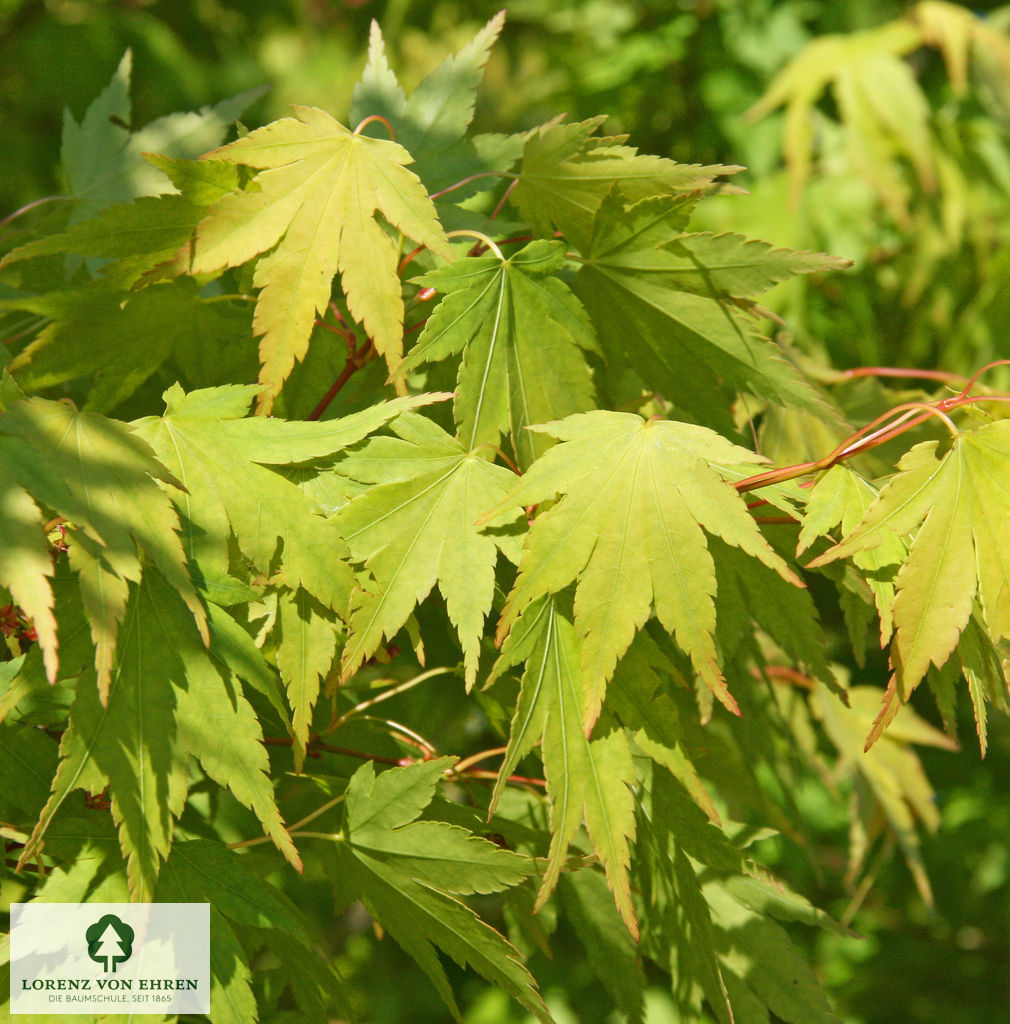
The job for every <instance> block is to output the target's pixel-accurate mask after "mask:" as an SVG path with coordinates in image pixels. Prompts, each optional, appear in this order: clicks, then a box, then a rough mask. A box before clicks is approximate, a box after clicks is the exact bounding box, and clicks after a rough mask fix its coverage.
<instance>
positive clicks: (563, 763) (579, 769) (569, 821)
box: [489, 597, 638, 937]
mask: <svg viewBox="0 0 1010 1024" xmlns="http://www.w3.org/2000/svg"><path fill="white" fill-rule="evenodd" d="M521 661H525V662H526V668H525V671H524V672H523V677H522V686H521V689H520V693H519V700H518V702H517V704H516V711H515V715H514V716H513V718H512V727H511V732H510V734H509V744H508V749H507V750H506V752H505V759H504V761H503V762H502V766H501V769H500V770H499V772H498V783H497V785H496V786H495V791H494V794H493V796H492V798H491V807H490V809H489V813H494V809H495V807H496V806H497V803H498V801H499V799H500V798H501V795H502V792H503V790H504V786H505V782H506V780H507V779H508V776H509V775H510V774H511V773H512V772H513V771H514V769H515V766H516V765H517V764H518V762H519V761H520V759H521V758H522V757H523V756H525V755H526V754H528V753H529V752H530V751H531V750H532V749H533V747H534V746H535V745H536V744H537V743H538V742H540V743H541V750H540V756H541V757H542V758H543V762H544V774H545V776H546V780H547V796H548V798H549V800H550V805H551V847H550V850H549V851H548V854H547V868H546V871H545V872H544V876H543V880H542V881H541V883H540V892H539V894H538V896H537V902H536V907H537V908H539V907H542V906H543V905H544V903H545V902H546V901H547V899H548V897H549V896H550V895H551V893H552V892H553V890H554V888H555V886H556V885H557V883H558V878H559V877H560V875H561V869H562V867H563V865H564V862H565V858H566V856H567V854H568V846H569V844H570V843H571V841H572V839H573V837H574V836H575V833H576V831H577V830H578V827H579V825H580V824H581V823H582V822H583V820H584V821H585V823H586V828H587V829H588V831H589V836H590V838H591V839H592V842H593V846H594V847H595V848H596V851H597V853H598V854H599V857H600V860H601V861H602V862H603V866H604V868H605V869H606V872H607V880H608V882H609V884H610V888H611V890H612V891H613V894H614V902H615V903H616V905H617V909H618V911H619V912H620V914H621V918H622V919H623V920H624V923H625V925H626V927H627V928H628V931H629V932H631V934H632V935H634V936H636V937H637V935H638V922H637V921H636V919H635V912H634V909H633V908H632V903H631V881H630V878H629V874H628V868H629V863H630V859H631V850H630V842H631V840H632V839H634V835H635V801H634V798H633V796H632V793H631V789H630V786H632V785H633V784H634V781H635V770H634V765H633V763H632V760H631V752H630V750H629V748H628V742H627V739H626V738H625V735H624V732H623V731H622V730H621V729H618V728H614V727H613V726H612V725H608V726H605V727H604V728H601V729H599V730H598V733H599V735H597V737H596V738H595V739H592V740H590V739H587V738H586V736H585V734H584V732H583V729H582V721H583V708H584V707H585V703H586V701H585V697H584V694H583V684H582V672H581V664H580V657H579V639H578V636H577V634H576V630H575V628H574V627H573V625H572V622H571V618H570V615H569V614H567V613H566V610H565V608H564V607H563V605H560V604H559V601H558V600H556V599H555V598H553V597H541V598H540V599H538V600H536V601H534V602H532V603H531V604H529V605H528V606H527V607H526V609H525V610H524V611H523V613H522V614H521V615H520V616H519V619H518V621H517V622H516V624H515V626H514V627H513V630H512V632H511V633H510V634H509V636H508V638H507V639H506V641H505V643H504V644H503V645H502V652H501V656H500V658H499V659H498V661H497V662H496V664H495V666H494V669H493V670H492V673H491V678H490V680H489V682H492V681H494V679H495V678H497V676H498V675H499V674H500V673H501V672H503V671H504V670H505V669H507V668H509V667H511V666H512V665H516V664H518V663H519V662H521Z"/></svg>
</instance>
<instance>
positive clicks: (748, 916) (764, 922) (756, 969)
mask: <svg viewBox="0 0 1010 1024" xmlns="http://www.w3.org/2000/svg"><path fill="white" fill-rule="evenodd" d="M704 895H705V899H706V901H707V902H708V904H709V906H710V907H711V909H712V916H713V920H714V922H715V924H716V926H717V935H718V946H719V953H720V960H721V964H722V969H723V971H724V972H725V973H726V975H727V983H728V982H729V978H730V977H732V976H735V978H736V979H738V981H739V983H740V985H741V986H742V987H745V988H746V989H749V990H750V992H751V993H752V994H753V995H754V996H756V997H757V999H758V1000H759V1001H760V1002H761V1003H762V1004H764V1005H765V1006H767V1007H768V1009H769V1010H771V1011H772V1013H774V1014H775V1015H776V1016H777V1017H778V1018H780V1019H781V1020H783V1021H786V1022H787V1024H840V1020H841V1019H840V1018H839V1017H837V1016H836V1015H835V1014H834V1012H833V1011H832V1009H831V1005H830V1004H829V1003H828V998H827V996H826V995H825V993H824V989H823V988H822V987H821V986H820V984H818V981H817V978H816V977H815V976H814V972H813V971H812V970H811V969H810V967H809V965H808V964H807V962H806V961H805V960H804V958H803V957H802V956H801V955H800V953H799V951H798V950H797V949H796V947H795V946H794V945H793V943H792V942H791V940H790V939H789V936H788V934H787V933H786V932H785V930H784V929H782V928H781V927H779V925H777V924H775V922H774V921H770V920H768V918H765V917H761V916H760V915H759V914H756V913H754V912H753V911H751V910H748V909H747V908H746V907H745V906H743V905H742V904H740V903H738V902H737V901H736V900H735V899H733V897H732V896H730V895H729V894H728V893H727V892H726V890H725V889H724V888H723V886H722V885H721V883H720V882H719V881H713V882H710V883H708V884H707V885H705V887H704ZM727 987H728V989H729V991H730V993H731V995H732V998H733V999H734V1001H735V1000H736V998H737V995H736V993H735V991H734V990H735V986H733V985H730V984H727Z"/></svg>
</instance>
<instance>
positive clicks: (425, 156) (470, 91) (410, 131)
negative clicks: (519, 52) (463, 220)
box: [351, 11, 505, 202]
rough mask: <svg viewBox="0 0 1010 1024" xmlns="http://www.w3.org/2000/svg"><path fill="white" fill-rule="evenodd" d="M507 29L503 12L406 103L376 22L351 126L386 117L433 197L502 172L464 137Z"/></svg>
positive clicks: (374, 128) (463, 192)
mask: <svg viewBox="0 0 1010 1024" xmlns="http://www.w3.org/2000/svg"><path fill="white" fill-rule="evenodd" d="M504 24H505V12H504V11H500V12H499V13H498V14H496V15H495V16H494V17H493V18H492V19H491V20H490V21H489V22H488V23H487V24H486V25H485V26H484V27H483V28H482V29H481V30H480V32H478V33H477V35H475V36H474V38H473V39H472V40H471V41H470V42H469V43H467V45H466V46H464V47H463V49H461V50H460V51H459V53H457V54H454V55H452V56H450V57H448V58H446V60H445V61H443V62H442V64H441V65H440V66H439V67H438V68H436V69H435V71H433V72H432V73H431V74H430V75H428V76H427V78H425V79H424V80H423V81H422V82H421V83H420V84H419V85H418V86H417V88H416V89H414V91H413V92H412V93H411V94H410V96H409V97H408V96H406V95H405V94H404V92H403V89H402V88H401V87H400V83H399V82H398V81H397V79H396V75H395V74H394V73H393V71H392V69H391V68H390V67H389V63H388V61H387V60H386V49H385V43H384V41H383V38H382V31H381V29H380V28H379V25H378V22H375V21H373V22H372V27H371V32H370V34H369V38H368V63H367V64H366V65H365V69H364V71H363V72H362V75H361V80H360V81H359V82H358V84H357V85H356V86H355V88H354V95H353V97H352V100H351V121H352V122H353V123H358V122H360V121H363V120H364V119H365V118H366V117H369V116H371V115H374V114H379V115H381V116H382V117H385V118H386V120H387V121H389V123H390V124H391V125H392V126H393V132H394V135H395V138H396V141H397V142H398V143H399V144H400V145H401V146H403V148H404V149H406V150H407V152H408V153H410V155H411V156H412V157H413V159H414V166H413V170H414V173H415V174H416V175H417V176H418V177H419V178H420V179H421V181H423V182H424V184H425V187H426V188H427V190H428V192H429V193H433V192H438V191H440V190H442V189H443V188H446V187H448V186H449V185H452V184H454V183H455V182H457V181H460V180H462V179H463V178H465V177H467V176H469V175H471V174H475V173H479V172H480V171H483V170H502V169H503V168H501V167H494V168H490V167H487V165H486V164H485V162H484V161H482V160H480V159H479V158H478V156H477V153H476V152H475V151H474V148H473V146H472V145H470V144H469V143H468V142H467V141H466V140H465V139H464V136H465V134H466V130H467V128H468V127H469V125H470V122H471V121H472V120H473V110H474V101H475V99H476V95H477V87H478V86H479V85H480V82H481V79H482V78H483V77H484V65H485V64H486V63H487V59H488V56H489V54H490V52H491V47H492V46H493V45H494V43H495V40H496V39H497V38H498V34H499V33H500V32H501V30H502V26H503V25H504ZM363 130H364V131H365V132H367V133H369V134H373V133H379V132H384V131H385V129H384V128H383V127H382V126H381V125H379V124H375V125H368V126H366V127H365V128H364V129H363ZM494 181H495V179H494V178H493V177H487V178H481V179H478V181H476V182H473V183H471V184H469V185H467V186H464V188H460V189H453V190H452V192H451V193H450V195H449V198H450V200H451V201H454V202H458V201H459V200H461V199H463V198H464V197H466V196H467V195H470V194H472V193H473V192H476V191H479V190H480V189H481V188H490V187H491V185H493V184H494Z"/></svg>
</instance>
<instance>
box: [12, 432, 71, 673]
mask: <svg viewBox="0 0 1010 1024" xmlns="http://www.w3.org/2000/svg"><path fill="white" fill-rule="evenodd" d="M0 424H2V419H0ZM2 429H3V428H2V425H0V430H2ZM2 444H3V441H2V440H0V445H2ZM2 452H3V450H2V448H0V457H2ZM44 523H45V520H44V518H43V516H42V512H41V510H40V509H39V507H38V505H36V504H35V502H34V501H33V500H32V496H31V495H30V494H29V493H28V491H26V490H25V489H24V487H22V486H21V484H19V483H18V482H17V481H16V480H15V479H14V478H13V475H12V474H11V473H10V472H9V471H8V470H7V468H6V466H5V465H4V464H3V463H2V462H0V531H2V535H3V538H4V540H3V543H2V544H0V587H5V588H6V589H7V590H9V591H10V594H11V597H13V598H14V601H15V602H16V603H17V604H18V605H20V607H21V609H22V610H23V611H24V613H25V614H26V615H28V616H30V617H31V619H32V622H33V624H34V626H35V632H36V634H37V636H38V638H39V644H40V645H41V647H42V651H43V653H44V655H45V659H46V674H47V675H48V676H49V678H50V679H51V680H54V681H55V679H56V672H57V666H58V664H59V662H58V657H57V653H56V649H57V646H58V641H57V637H56V616H55V615H54V614H53V589H52V587H51V586H50V584H49V577H50V576H51V575H52V573H53V562H52V553H51V552H52V549H51V548H50V546H49V542H48V541H47V539H46V535H45V533H44V532H43V525H44Z"/></svg>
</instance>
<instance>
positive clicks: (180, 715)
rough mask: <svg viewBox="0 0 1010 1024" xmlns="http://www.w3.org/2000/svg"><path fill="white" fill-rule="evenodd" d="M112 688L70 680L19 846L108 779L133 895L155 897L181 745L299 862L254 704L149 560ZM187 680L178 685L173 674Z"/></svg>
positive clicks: (181, 775)
mask: <svg viewBox="0 0 1010 1024" xmlns="http://www.w3.org/2000/svg"><path fill="white" fill-rule="evenodd" d="M122 632H123V638H122V640H121V642H120V644H119V648H118V650H117V663H116V666H115V670H114V672H113V678H112V682H111V685H110V688H109V692H108V699H107V702H106V704H105V705H104V706H103V704H102V703H100V702H99V699H98V690H97V688H96V687H95V686H94V685H87V682H88V680H87V676H85V679H84V680H83V681H82V683H83V684H82V685H78V686H77V688H76V694H75V697H74V703H73V704H72V706H71V709H70V724H69V726H68V728H67V730H66V732H65V733H64V734H63V738H62V741H61V743H60V765H59V768H58V770H57V773H56V777H55V778H54V780H53V784H52V793H51V795H50V797H49V800H48V802H47V803H46V806H45V807H44V808H43V810H42V813H41V815H40V816H39V820H38V823H37V824H36V826H35V829H34V831H33V832H32V835H31V838H30V839H29V841H28V843H27V844H26V846H25V848H24V850H23V852H22V856H23V858H24V859H25V860H30V859H32V858H33V857H34V856H35V855H36V851H37V850H38V849H39V844H40V843H41V842H42V840H43V838H44V836H45V834H46V831H47V829H48V827H49V825H50V823H51V822H52V820H53V817H54V815H55V814H56V812H57V811H58V810H59V808H60V806H61V805H62V804H63V802H64V801H65V800H66V798H67V796H68V795H69V794H70V793H71V792H73V790H75V789H85V790H87V791H88V792H90V793H92V794H98V793H101V792H102V791H103V790H104V789H105V788H106V787H108V789H109V794H110V797H111V800H112V815H113V818H114V820H115V822H116V824H117V826H118V829H119V840H120V846H121V848H122V851H123V856H124V857H125V858H126V863H127V876H128V878H129V883H130V891H131V893H132V894H133V896H134V898H136V899H139V900H141V901H148V900H150V899H151V897H152V893H153V890H154V885H155V882H156V880H157V877H158V871H159V868H160V862H161V860H163V859H164V858H165V857H166V856H167V854H168V851H169V848H170V846H171V843H172V833H173V828H174V825H173V819H175V818H177V817H178V816H179V815H180V814H181V813H182V808H183V806H184V804H185V802H186V794H187V790H188V779H187V756H186V755H187V753H191V754H193V755H195V756H196V757H197V758H199V760H200V762H201V763H202V765H203V767H204V770H205V771H206V772H207V774H208V775H209V776H210V777H211V778H213V779H215V780H216V781H217V782H219V783H220V784H221V785H224V786H227V787H228V788H229V789H231V791H232V793H233V794H234V795H235V796H236V798H237V799H238V800H239V801H240V802H241V803H243V804H245V805H246V806H247V807H251V808H252V809H253V810H254V811H255V813H256V814H257V816H258V817H259V818H260V820H261V821H262V823H263V826H264V829H265V830H266V831H267V832H268V834H269V835H270V836H271V838H272V839H273V840H274V842H275V843H276V844H277V846H278V848H279V849H281V850H282V852H284V854H285V856H286V857H287V858H288V859H289V861H290V862H291V863H292V864H293V865H295V866H297V867H299V868H300V866H301V860H300V858H299V857H298V853H297V851H296V850H295V848H294V844H293V843H292V841H291V837H290V836H289V835H288V834H287V832H286V831H285V830H284V826H283V824H282V822H281V818H280V814H279V812H278V811H277V808H276V805H275V803H274V799H273V789H272V786H271V784H270V779H269V776H268V775H267V767H268V765H267V758H266V752H265V751H264V749H263V747H262V745H261V741H262V733H261V731H260V728H259V723H258V721H257V719H256V716H255V713H254V712H253V710H252V708H251V707H250V706H249V704H248V703H247V702H246V700H245V698H244V697H243V696H242V694H241V691H240V689H239V688H238V686H237V683H236V681H235V680H234V679H231V678H228V676H226V677H224V678H222V675H221V672H220V670H219V668H218V664H219V663H216V662H215V659H213V658H212V656H211V655H210V653H209V652H208V651H207V649H206V648H205V646H204V643H203V641H202V639H201V637H200V636H199V634H198V633H197V630H196V627H195V625H194V623H193V619H192V616H191V615H190V614H188V611H187V609H186V607H185V605H183V603H182V601H181V600H180V598H179V596H178V595H177V593H176V591H175V589H174V587H173V586H172V585H171V584H170V583H168V582H167V581H166V580H165V579H164V578H163V577H162V576H161V575H160V574H159V573H158V572H157V570H154V569H149V570H148V571H147V572H145V573H144V576H143V579H142V580H141V581H140V583H139V584H134V585H131V593H130V600H129V603H128V605H127V608H126V614H125V617H124V622H123V630H122ZM183 681H184V682H185V685H180V684H181V683H183Z"/></svg>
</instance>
